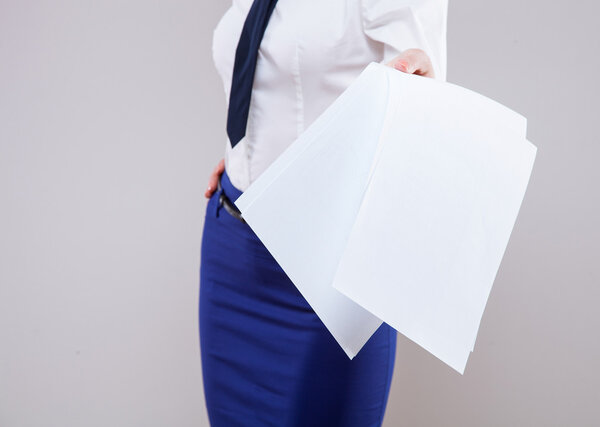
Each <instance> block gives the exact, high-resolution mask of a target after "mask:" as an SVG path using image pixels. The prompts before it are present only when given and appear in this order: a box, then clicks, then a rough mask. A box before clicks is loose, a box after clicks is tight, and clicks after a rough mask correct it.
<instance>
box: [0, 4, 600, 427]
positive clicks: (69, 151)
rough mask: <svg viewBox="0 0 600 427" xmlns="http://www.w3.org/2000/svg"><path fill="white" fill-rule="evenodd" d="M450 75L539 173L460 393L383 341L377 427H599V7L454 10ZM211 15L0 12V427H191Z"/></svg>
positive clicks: (220, 131) (196, 401)
mask: <svg viewBox="0 0 600 427" xmlns="http://www.w3.org/2000/svg"><path fill="white" fill-rule="evenodd" d="M450 3H451V4H450V11H449V25H448V44H449V47H448V58H449V60H448V70H449V71H448V80H449V81H451V82H454V83H458V84H461V85H463V86H466V87H469V88H471V89H474V90H476V91H479V92H481V93H483V94H485V95H488V96H490V97H492V98H494V99H496V100H498V101H500V102H502V103H504V104H506V105H507V106H509V107H511V108H513V109H515V110H516V111H518V112H520V113H522V114H523V115H525V116H526V117H528V119H529V133H528V136H529V139H530V140H531V141H532V142H534V144H536V145H537V147H538V158H537V162H536V165H535V168H534V171H533V175H532V178H531V182H530V186H529V189H528V192H527V195H526V197H525V200H524V203H523V206H522V209H521V212H520V215H519V218H518V220H517V224H516V227H515V229H514V232H513V234H512V238H511V241H510V243H509V246H508V248H507V252H506V255H505V257H504V260H503V262H502V265H501V268H500V271H499V273H498V276H497V280H496V282H495V285H494V288H493V290H492V293H491V296H490V300H489V302H488V305H487V308H486V311H485V313H484V316H483V321H482V324H481V328H480V331H479V336H478V339H477V343H476V347H475V351H474V353H473V354H472V356H471V358H470V360H469V363H468V364H467V369H466V371H465V375H464V376H460V375H459V374H457V373H456V372H454V371H453V370H452V369H450V368H449V367H447V366H446V365H444V364H443V363H442V362H440V361H439V360H437V359H436V358H434V357H433V356H431V355H430V354H429V353H427V352H426V351H425V350H423V349H421V348H419V347H417V346H416V345H415V344H413V343H412V342H410V341H408V340H407V339H405V338H403V337H402V336H400V337H399V345H398V351H397V363H396V369H395V374H394V382H393V387H392V391H391V395H390V401H389V405H388V411H387V414H386V420H385V425H386V426H567V425H569V426H592V425H600V416H599V411H600V409H599V406H600V405H599V404H600V392H599V387H600V365H599V360H600V342H599V338H598V336H599V334H598V329H599V328H600V321H599V316H598V303H599V302H600V301H599V300H600V291H599V288H598V284H599V281H600V280H599V274H598V263H599V259H598V256H599V254H600V248H599V243H598V242H599V238H600V225H599V223H598V218H599V217H600V212H599V207H600V200H599V195H600V192H599V191H598V188H597V186H598V183H599V182H600V179H599V178H600V173H599V172H598V168H596V167H595V166H596V163H597V161H598V160H597V159H598V157H599V156H600V146H599V144H598V136H597V135H598V131H597V125H598V119H599V118H600V114H599V113H600V111H599V108H598V101H597V100H598V96H599V95H600V90H599V84H598V80H597V73H598V66H599V65H600V61H599V59H598V47H599V46H600V31H599V30H598V29H595V25H596V19H597V16H598V14H599V13H600V8H599V7H598V5H597V2H594V1H592V0H589V1H584V0H578V1H573V2H570V3H565V2H549V1H542V0H530V1H527V2H523V1H517V0H504V1H501V2H482V1H476V0H465V1H458V0H457V1H453V0H450ZM229 4H230V2H229V1H219V2H217V1H205V0H195V1H191V0H177V1H175V0H174V1H169V2H167V1H147V0H145V1H142V0H128V1H125V0H104V1H91V0H53V1H43V0H38V1H31V0H19V1H17V0H0V197H1V198H0V203H1V209H0V219H1V221H0V426H2V427H17V426H19V427H20V426H61V427H68V426H144V427H149V426H202V425H207V418H206V413H205V409H204V404H203V394H202V383H201V371H200V361H199V344H198V337H197V333H198V330H197V298H198V267H199V256H200V238H201V232H202V223H203V218H204V209H205V206H206V201H205V199H204V197H203V192H204V189H205V186H206V181H207V177H208V175H209V172H210V170H211V169H212V168H213V167H214V165H215V164H216V163H217V161H218V160H219V159H220V158H221V157H222V154H223V150H224V146H223V145H222V144H223V141H224V129H225V99H224V96H223V89H222V86H221V82H220V80H219V78H218V76H217V74H216V71H215V70H214V67H213V64H212V57H211V50H210V49H211V37H212V30H213V29H214V26H215V25H216V23H217V21H218V19H219V18H220V17H221V15H222V13H223V12H224V11H225V10H226V8H227V7H228V6H229Z"/></svg>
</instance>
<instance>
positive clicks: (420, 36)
mask: <svg viewBox="0 0 600 427" xmlns="http://www.w3.org/2000/svg"><path fill="white" fill-rule="evenodd" d="M360 1H361V15H362V24H363V30H364V32H365V34H366V35H367V36H368V37H369V38H371V39H372V40H375V41H377V42H380V43H383V60H382V61H381V63H386V62H389V61H390V60H391V59H392V58H394V57H395V56H397V55H399V54H400V53H401V52H402V51H403V50H405V49H410V48H418V49H422V50H423V51H425V52H426V53H427V54H428V55H429V57H430V58H431V62H432V63H433V71H434V73H435V78H436V79H438V80H444V81H445V80H446V21H447V15H448V0H360Z"/></svg>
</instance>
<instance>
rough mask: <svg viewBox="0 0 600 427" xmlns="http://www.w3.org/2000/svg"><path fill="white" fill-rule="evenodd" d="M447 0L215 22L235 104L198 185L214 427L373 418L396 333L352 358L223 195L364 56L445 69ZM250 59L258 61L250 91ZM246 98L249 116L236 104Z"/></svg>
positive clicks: (240, 8)
mask: <svg viewBox="0 0 600 427" xmlns="http://www.w3.org/2000/svg"><path fill="white" fill-rule="evenodd" d="M446 1H447V0H326V1H323V0H302V1H292V0H279V2H276V1H273V0H264V1H263V0H255V1H254V2H252V0H234V1H233V5H232V6H231V8H230V9H229V10H228V11H227V12H226V13H225V15H224V16H223V18H222V19H221V21H220V22H219V24H218V25H217V27H216V29H215V31H214V36H213V59H214V61H215V65H216V68H217V70H218V72H219V74H220V75H221V78H222V79H223V83H224V89H225V96H226V99H227V101H228V106H229V109H228V123H227V125H228V126H227V130H228V138H227V140H226V150H225V157H224V159H223V160H221V161H220V162H219V164H218V165H217V167H216V168H215V169H214V171H213V173H212V175H211V176H210V179H209V183H208V188H207V190H206V193H205V196H206V197H207V198H209V202H208V206H207V211H206V217H205V225H204V231H203V237H202V259H201V267H200V307H199V315H200V344H201V356H202V370H203V378H204V390H205V398H206V405H207V410H208V414H209V418H210V421H211V425H213V426H216V427H220V426H263V425H265V426H266V425H273V426H376V425H381V423H382V420H383V415H384V413H385V407H386V403H387V397H388V393H389V388H390V384H391V379H392V373H393V367H394V355H395V349H396V333H395V331H394V330H393V329H392V328H390V327H389V326H388V325H387V324H385V323H384V324H383V325H382V326H381V327H380V328H379V329H378V330H377V332H376V333H375V334H374V335H373V336H372V337H371V339H370V340H369V341H368V342H367V344H366V345H365V346H364V347H363V348H362V349H361V351H360V352H359V353H358V355H357V356H356V357H355V358H354V359H353V360H349V359H348V357H347V356H346V354H345V353H344V351H343V350H342V349H341V348H340V347H339V346H338V344H337V343H336V341H335V339H334V338H333V337H332V336H331V334H330V333H329V332H328V331H327V329H326V328H325V327H324V325H323V324H322V323H321V321H320V320H319V318H318V317H317V315H316V314H315V313H314V311H313V310H312V309H311V307H310V306H309V305H308V303H307V302H306V300H305V299H304V298H303V297H302V295H301V294H300V293H299V292H298V290H297V289H296V288H295V286H294V285H293V283H292V282H291V281H290V280H289V278H288V277H287V276H286V274H285V273H284V271H283V270H282V269H281V267H280V266H279V265H278V264H277V262H276V261H275V260H274V259H273V257H272V256H271V254H270V253H269V252H268V250H267V249H266V248H265V247H264V245H262V243H261V242H260V240H259V239H258V238H257V236H256V235H255V234H254V233H253V232H252V230H251V229H250V227H249V226H248V225H247V224H246V223H245V222H243V219H241V218H240V216H239V212H236V211H235V206H234V205H233V204H231V203H228V201H235V200H236V199H237V198H238V197H239V196H240V195H241V194H242V192H243V191H244V190H245V189H246V188H247V187H248V186H249V185H250V184H251V183H252V182H253V181H254V180H255V179H256V178H257V177H258V176H259V175H260V174H261V173H262V172H263V171H264V170H265V169H266V168H267V167H268V166H269V165H270V164H271V163H272V162H273V161H274V160H275V159H276V158H277V157H278V156H279V154H281V153H282V152H283V151H284V150H285V148H287V147H288V146H289V145H290V144H291V143H292V142H293V141H294V140H295V139H296V138H297V137H298V135H299V134H301V133H302V132H303V131H304V129H306V127H308V126H309V125H310V124H311V123H312V122H313V121H314V120H315V119H316V117H318V116H319V115H320V114H321V113H322V112H323V111H324V110H325V109H326V108H327V106H328V105H330V104H331V103H332V102H333V101H334V100H335V99H336V98H337V96H339V94H341V93H342V92H343V91H344V89H345V88H346V87H348V86H349V85H350V84H351V83H352V81H353V80H354V79H355V78H356V77H357V76H358V75H359V74H360V72H361V71H362V70H363V69H364V68H365V67H366V66H367V65H368V64H369V62H372V61H375V62H381V63H384V64H386V65H389V66H392V67H394V68H396V69H397V70H399V71H402V72H407V73H415V74H419V75H422V76H425V77H434V76H435V77H436V78H439V79H445V48H446V46H445V30H446V9H447V4H446ZM261 8H262V9H261ZM260 10H262V11H263V15H261V16H259V15H260V13H261V12H260ZM260 19H262V21H260V22H258V20H260ZM251 25H254V27H251ZM261 26H262V27H261ZM249 28H250V30H249ZM257 28H261V34H260V35H259V36H256V34H257V30H256V29H257ZM250 35H253V36H256V37H257V38H256V39H253V41H252V40H250V39H249V37H251V36H250ZM254 42H255V44H256V47H257V52H256V55H255V56H256V57H255V58H254V59H253V60H252V61H250V59H248V58H250V56H251V53H248V52H247V51H250V50H251V48H248V46H252V43H254ZM238 46H241V47H240V48H238ZM244 60H247V63H246V64H251V65H252V71H253V74H250V75H249V74H246V79H247V81H249V82H250V85H249V87H247V90H248V93H250V94H251V96H249V97H247V98H244V95H243V92H244V89H243V86H244V85H243V77H240V76H242V71H241V70H242V69H246V70H247V69H248V66H242V65H240V64H242V61H244ZM248 76H250V77H248ZM240 82H242V83H240ZM244 99H245V100H246V111H245V114H244V108H238V109H237V110H236V111H234V110H235V108H234V106H238V107H239V106H240V105H242V106H243V103H244ZM240 111H241V112H242V113H240ZM235 128H237V129H238V132H237V133H236V132H235V131H234V130H235ZM240 130H241V132H240ZM233 135H236V136H233ZM315 191H318V188H315Z"/></svg>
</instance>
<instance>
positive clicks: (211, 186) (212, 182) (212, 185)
mask: <svg viewBox="0 0 600 427" xmlns="http://www.w3.org/2000/svg"><path fill="white" fill-rule="evenodd" d="M224 170H225V159H221V161H220V162H219V164H218V165H217V166H216V167H215V168H214V169H213V171H212V173H211V174H210V177H209V178H208V187H207V188H206V191H205V192H204V197H206V198H207V199H210V196H212V195H213V193H214V192H215V190H216V189H217V181H218V180H219V176H221V174H222V173H223V171H224Z"/></svg>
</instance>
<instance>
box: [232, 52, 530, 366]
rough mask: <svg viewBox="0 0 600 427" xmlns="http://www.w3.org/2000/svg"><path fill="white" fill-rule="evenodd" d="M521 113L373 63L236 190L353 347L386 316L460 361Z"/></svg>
mask: <svg viewBox="0 0 600 427" xmlns="http://www.w3.org/2000/svg"><path fill="white" fill-rule="evenodd" d="M525 134H526V120H525V118H524V117H522V116H520V115H519V114H517V113H515V112H513V111H511V110H509V109H508V108H506V107H504V106H502V105H500V104H498V103H497V102H495V101H493V100H491V99H489V98H486V97H484V96H482V95H479V94H477V93H475V92H472V91H470V90H467V89H464V88H461V87H459V86H456V85H453V84H450V83H446V82H441V81H437V80H433V79H429V78H425V77H420V76H415V75H409V74H405V73H402V72H399V71H397V70H394V69H393V68H390V67H387V66H384V65H382V64H378V63H371V64H369V65H368V66H367V67H366V68H365V70H364V71H363V72H362V73H361V74H360V76H359V77H358V78H357V79H356V80H355V81H354V82H353V83H352V84H351V85H350V86H349V87H348V88H347V89H346V91H344V92H343V93H342V94H341V95H340V96H339V98H338V99H337V100H336V101H335V102H334V103H333V104H331V106H330V107H329V108H328V109H327V110H326V111H325V112H324V113H323V114H322V115H321V116H319V118H317V120H315V121H314V122H313V123H312V125H311V126H310V127H309V128H308V129H307V130H306V131H305V132H304V133H303V134H302V135H301V136H300V137H299V138H298V139H297V140H296V141H295V142H294V143H293V144H292V145H290V147H289V148H288V149H287V150H286V151H285V152H284V153H283V154H282V155H281V156H280V157H279V158H278V159H277V160H276V161H275V162H274V163H273V164H272V165H271V166H270V167H269V168H268V169H267V170H266V171H264V172H263V173H262V174H261V175H260V177H258V179H256V180H255V181H254V182H253V183H252V184H251V185H250V186H249V187H248V189H247V190H246V191H245V192H244V193H243V194H242V195H241V196H240V197H239V198H238V199H237V200H236V201H235V204H236V205H237V206H238V208H239V209H240V210H241V212H242V215H243V217H244V218H245V219H246V221H247V222H248V224H249V225H250V227H251V228H252V229H253V230H254V232H255V233H256V234H257V235H258V237H259V238H260V239H261V241H262V242H263V243H264V245H265V246H266V247H267V249H268V250H269V251H270V252H271V254H272V255H273V257H274V258H275V259H276V260H277V262H278V263H279V264H280V265H281V267H282V268H283V270H284V271H285V272H286V274H287V275H288V276H289V278H290V279H291V280H292V282H293V283H294V284H295V285H296V287H297V288H298V289H299V291H300V292H301V293H302V295H303V296H304V297H305V298H306V300H307V301H308V303H309V304H310V305H311V307H312V308H313V309H314V310H315V312H316V314H317V315H318V316H319V317H320V319H321V320H322V321H323V323H324V324H325V326H326V327H327V328H328V329H329V331H330V332H331V334H332V335H333V337H334V338H335V339H336V340H337V342H338V343H339V344H340V345H341V347H342V348H343V349H344V351H345V352H346V353H347V354H348V356H349V357H350V358H353V357H354V356H355V355H356V354H357V353H358V351H359V350H360V349H361V347H362V346H363V345H364V344H365V343H366V341H367V340H368V339H369V337H370V336H371V335H372V334H373V333H374V332H375V330H376V329H377V328H378V327H379V326H380V325H381V322H382V321H385V322H386V323H388V324H389V325H391V326H392V327H393V328H395V329H396V330H398V331H399V332H401V333H402V334H404V335H405V336H407V337H408V338H409V339H411V340H412V341H414V342H416V343H417V344H419V345H420V346H422V347H423V348H425V349H426V350H428V351H429V352H431V353H432V354H433V355H435V356H436V357H438V358H439V359H441V360H442V361H444V362H445V363H447V364H448V365H449V366H451V367H452V368H454V369H455V370H457V371H458V372H460V373H461V374H462V373H463V372H464V369H465V365H466V362H467V359H468V357H469V354H470V352H471V351H472V350H473V347H474V343H475V339H476V337H477V331H478V329H479V324H480V321H481V316H482V314H483V311H484V308H485V305H486V302H487V299H488V296H489V293H490V290H491V287H492V284H493V281H494V278H495V276H496V273H497V271H498V268H499V265H500V261H501V259H502V256H503V253H504V250H505V249H506V245H507V243H508V239H509V236H510V233H511V231H512V228H513V225H514V223H515V220H516V217H517V213H518V211H519V207H520V205H521V201H522V199H523V196H524V194H525V189H526V187H527V183H528V181H529V176H530V173H531V170H532V167H533V162H534V159H535V155H536V148H535V146H533V145H532V144H531V143H530V142H528V141H527V140H526V139H525V138H526V136H525Z"/></svg>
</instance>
